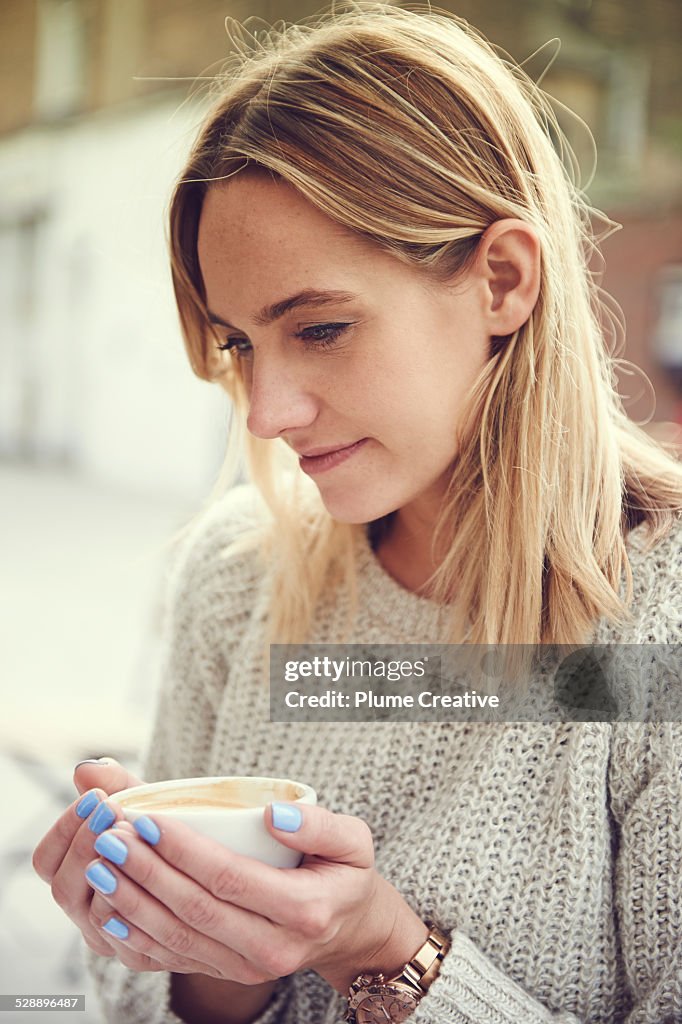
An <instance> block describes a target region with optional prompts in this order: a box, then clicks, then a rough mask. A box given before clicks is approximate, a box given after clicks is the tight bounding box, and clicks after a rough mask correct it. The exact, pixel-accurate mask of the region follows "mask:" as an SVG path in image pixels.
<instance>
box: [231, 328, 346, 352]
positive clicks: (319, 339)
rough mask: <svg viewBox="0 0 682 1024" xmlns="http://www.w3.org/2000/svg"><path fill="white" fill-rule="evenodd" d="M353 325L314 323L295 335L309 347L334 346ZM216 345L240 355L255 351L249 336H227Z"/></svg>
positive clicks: (322, 347)
mask: <svg viewBox="0 0 682 1024" xmlns="http://www.w3.org/2000/svg"><path fill="white" fill-rule="evenodd" d="M352 326H353V325H352V324H349V323H333V324H313V326H312V327H305V328H304V329H303V330H302V331H298V332H297V333H296V334H295V335H294V337H295V338H298V339H300V340H301V341H302V342H303V344H304V346H305V348H308V349H325V348H332V346H333V345H335V344H336V342H337V341H338V339H339V338H340V337H341V335H342V334H343V333H344V331H346V330H347V329H348V328H349V327H352ZM216 347H217V348H218V349H219V350H220V351H221V352H231V353H232V354H233V355H235V356H238V357H243V356H246V355H250V354H251V353H252V351H253V349H252V347H251V342H250V341H249V340H248V338H227V339H226V340H225V341H221V342H217V343H216Z"/></svg>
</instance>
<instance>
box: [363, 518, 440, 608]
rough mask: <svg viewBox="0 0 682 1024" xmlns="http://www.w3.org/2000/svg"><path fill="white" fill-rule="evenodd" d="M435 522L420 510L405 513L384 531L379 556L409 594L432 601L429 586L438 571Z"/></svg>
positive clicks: (379, 544)
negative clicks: (434, 537)
mask: <svg viewBox="0 0 682 1024" xmlns="http://www.w3.org/2000/svg"><path fill="white" fill-rule="evenodd" d="M432 546H433V522H432V520H431V519H429V518H427V517H425V516H422V515H420V514H419V511H418V510H412V509H401V510H400V511H399V512H396V513H394V514H393V515H392V516H391V517H390V520H389V521H388V523H387V526H386V529H385V530H383V531H381V533H380V535H379V537H378V539H377V542H376V545H375V549H374V550H375V554H376V556H377V558H378V559H379V561H380V562H381V564H382V566H383V567H384V569H385V570H386V572H388V573H389V574H390V575H391V576H392V577H393V579H395V580H397V582H398V583H400V584H401V586H403V587H405V588H406V590H411V591H413V592H414V593H417V594H421V595H422V596H424V597H428V596H429V593H428V590H429V588H428V582H429V580H430V579H431V577H432V576H433V574H434V572H435V571H436V569H437V568H438V564H439V563H438V561H437V560H436V559H435V558H434V556H433V551H432Z"/></svg>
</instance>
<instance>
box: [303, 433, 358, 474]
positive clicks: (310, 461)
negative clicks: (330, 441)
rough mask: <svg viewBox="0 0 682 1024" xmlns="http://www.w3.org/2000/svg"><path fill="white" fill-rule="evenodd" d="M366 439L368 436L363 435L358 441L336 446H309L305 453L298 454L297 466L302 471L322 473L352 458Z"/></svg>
mask: <svg viewBox="0 0 682 1024" xmlns="http://www.w3.org/2000/svg"><path fill="white" fill-rule="evenodd" d="M368 440H369V438H368V437H363V438H362V439H361V440H360V441H354V442H353V443H352V444H348V445H342V446H341V447H338V448H317V449H315V448H311V449H310V451H309V452H308V453H307V454H306V455H302V454H299V459H298V463H299V466H300V467H301V469H302V470H303V472H304V473H309V474H310V475H314V474H316V473H323V472H325V470H328V469H333V468H334V467H335V466H338V465H340V464H341V463H342V462H345V461H346V460H347V459H350V458H352V456H353V455H355V453H356V452H357V451H358V450H359V449H360V448H362V447H363V445H365V444H366V442H367V441H368Z"/></svg>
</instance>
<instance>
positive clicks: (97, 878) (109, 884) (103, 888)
mask: <svg viewBox="0 0 682 1024" xmlns="http://www.w3.org/2000/svg"><path fill="white" fill-rule="evenodd" d="M85 877H86V878H87V880H88V882H91V883H92V884H93V885H94V887H95V889H97V890H98V892H103V893H104V895H105V896H110V895H111V893H112V892H115V891H116V876H115V875H112V873H111V871H110V870H109V868H107V867H105V866H104V864H93V865H92V867H89V868H88V869H87V871H86V872H85Z"/></svg>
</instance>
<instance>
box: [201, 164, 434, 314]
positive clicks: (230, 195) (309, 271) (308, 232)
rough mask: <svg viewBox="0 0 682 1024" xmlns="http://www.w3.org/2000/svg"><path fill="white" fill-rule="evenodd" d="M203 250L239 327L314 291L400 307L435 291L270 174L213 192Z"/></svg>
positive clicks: (216, 296) (209, 278) (224, 308)
mask: <svg viewBox="0 0 682 1024" xmlns="http://www.w3.org/2000/svg"><path fill="white" fill-rule="evenodd" d="M197 248H198V256H199V264H200V267H201V274H202V277H203V281H204V286H205V289H206V299H207V303H208V306H209V308H210V309H211V310H212V311H213V313H214V314H216V315H217V316H219V317H221V318H223V319H227V320H228V321H229V322H230V323H232V324H234V325H235V326H236V325H242V322H243V323H244V324H246V323H247V321H249V320H251V319H253V317H254V314H255V312H256V310H257V309H259V308H260V307H261V306H263V305H264V304H266V303H271V302H277V301H280V300H282V299H283V298H285V297H287V296H290V295H294V294H296V293H298V292H301V291H305V290H307V289H311V290H318V291H331V290H334V291H345V292H349V293H353V294H355V295H357V296H358V297H359V298H360V299H362V300H365V301H367V302H371V303H373V304H374V305H377V306H379V307H385V308H392V307H393V305H394V304H395V302H396V296H397V295H398V294H401V295H403V296H405V295H406V294H408V293H409V294H414V293H415V292H416V291H419V293H420V294H421V292H422V291H423V290H424V289H425V288H426V287H427V286H428V282H426V281H425V279H424V277H423V275H422V274H420V273H418V272H417V271H416V270H415V269H414V268H412V267H408V266H407V265H406V264H404V263H402V262H400V261H399V260H397V259H396V258H395V257H394V256H392V255H391V254H390V253H388V252H386V251H384V250H383V249H382V248H381V247H380V246H379V245H378V244H377V243H376V242H373V241H372V240H371V239H369V238H366V237H364V236H363V235H361V234H359V233H358V232H355V231H352V230H350V229H349V228H346V227H345V226H344V225H342V224H339V223H338V222H337V221H335V220H334V219H333V218H331V217H328V216H327V215H326V214H325V213H323V212H322V211H321V210H319V209H318V208H317V207H316V206H314V205H313V204H312V203H310V202H309V201H308V200H307V199H305V197H304V196H302V195H301V193H300V192H298V191H297V190H296V189H295V188H294V187H293V186H291V185H289V184H288V183H287V182H284V181H282V180H281V179H273V178H272V177H270V175H269V174H268V173H266V172H262V171H247V172H242V173H240V174H238V175H236V176H235V177H234V178H231V179H230V180H229V181H228V182H227V183H224V182H221V183H219V184H217V185H213V186H211V187H210V188H209V189H208V191H207V193H206V196H205V198H204V203H203V207H202V212H201V218H200V221H199V235H198V242H197Z"/></svg>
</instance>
